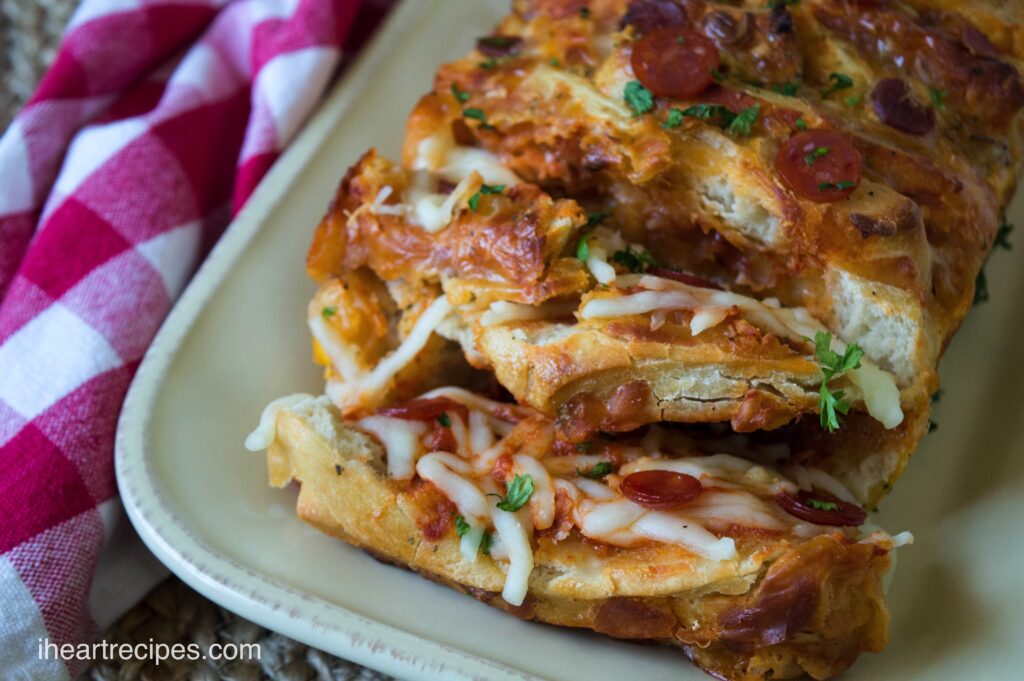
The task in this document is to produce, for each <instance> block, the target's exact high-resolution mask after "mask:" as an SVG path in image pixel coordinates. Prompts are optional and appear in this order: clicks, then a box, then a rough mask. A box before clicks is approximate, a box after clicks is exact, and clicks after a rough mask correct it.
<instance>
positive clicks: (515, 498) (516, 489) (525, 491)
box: [497, 475, 533, 513]
mask: <svg viewBox="0 0 1024 681" xmlns="http://www.w3.org/2000/svg"><path fill="white" fill-rule="evenodd" d="M531 496H533V476H531V475H517V476H516V477H514V478H512V482H510V483H508V489H507V491H506V493H505V496H504V497H503V498H502V500H501V501H499V502H498V504H497V506H498V508H500V509H501V510H502V511H508V512H509V513H515V512H516V511H518V510H519V509H521V508H522V507H523V506H525V505H526V502H527V501H529V500H530V497H531Z"/></svg>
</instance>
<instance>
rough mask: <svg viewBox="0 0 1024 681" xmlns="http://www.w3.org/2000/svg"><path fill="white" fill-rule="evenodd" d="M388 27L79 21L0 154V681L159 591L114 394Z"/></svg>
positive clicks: (215, 5)
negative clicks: (341, 72)
mask: <svg viewBox="0 0 1024 681" xmlns="http://www.w3.org/2000/svg"><path fill="white" fill-rule="evenodd" d="M361 5H362V7H360V6H361ZM386 5H387V3H386V2H381V1H378V2H362V1H361V0H84V2H83V3H82V5H81V6H80V7H79V9H78V11H77V13H76V14H75V15H74V18H73V19H72V21H71V24H70V26H69V27H68V29H67V32H66V34H65V36H64V40H63V43H62V44H61V47H60V49H59V52H58V54H57V57H56V60H55V62H54V64H53V66H52V68H51V69H50V70H49V72H48V73H47V74H46V76H45V78H44V79H43V81H42V83H41V84H40V86H39V89H38V91H37V92H36V94H35V96H34V97H33V98H32V100H31V101H30V102H29V104H28V105H27V106H26V108H25V110H24V111H23V112H22V113H21V114H20V115H19V116H18V117H17V118H16V119H15V120H14V122H13V123H12V125H11V126H10V128H9V129H8V130H7V131H6V133H5V134H4V135H3V137H2V138H0V677H3V678H4V679H21V678H25V679H65V678H68V676H69V675H72V676H73V675H75V673H76V672H77V669H76V668H75V665H74V664H71V665H69V666H70V667H71V668H68V667H66V666H65V665H64V664H62V663H61V662H57V661H54V660H40V659H38V645H39V639H43V638H46V639H48V640H49V641H51V642H53V643H56V644H58V645H60V644H62V643H67V642H71V643H77V642H80V641H84V640H88V639H90V638H91V637H94V636H95V635H96V633H97V632H98V630H99V628H100V627H102V626H104V625H106V624H108V623H109V622H110V621H112V619H114V618H115V617H116V616H117V615H118V614H120V612H122V611H123V610H125V609H126V608H127V607H128V606H130V605H131V604H132V603H133V602H134V601H135V600H136V599H138V598H140V597H141V596H142V595H143V594H144V593H145V591H146V590H148V589H149V588H150V587H152V586H153V584H154V583H155V581H156V580H157V579H159V578H160V577H161V576H162V572H161V569H160V568H159V567H157V566H156V565H155V563H154V562H153V559H152V558H151V557H149V556H148V554H146V553H145V550H144V549H142V548H141V546H140V545H139V544H138V540H137V538H135V537H134V536H133V535H131V533H130V531H126V530H125V527H124V526H125V525H126V521H125V520H124V517H123V510H122V509H121V506H120V502H119V501H118V499H117V490H116V486H115V481H114V467H113V441H114V429H115V425H116V423H117V417H118V413H119V411H120V406H121V401H122V399H123V397H124V394H125V391H126V390H127V388H128V383H129V381H130V380H131V378H132V375H133V373H134V371H135V369H136V367H137V366H138V363H139V360H140V359H141V358H142V355H143V353H144V352H145V350H146V347H147V345H148V344H149V342H150V340H151V339H152V337H153V335H154V334H155V333H156V331H157V328H158V327H159V325H160V322H161V321H162V320H163V318H164V316H165V315H166V314H167V312H168V311H169V309H170V307H171V305H172V303H173V302H174V300H175V298H176V297H177V296H178V294H179V293H180V292H181V290H182V287H183V286H184V285H185V283H186V282H187V281H188V279H189V277H190V275H191V274H192V272H193V271H194V270H195V268H196V265H197V264H198V262H199V261H200V260H201V259H202V257H203V255H204V254H205V253H206V252H207V250H208V248H209V247H210V245H211V244H212V243H213V242H214V241H215V240H216V239H217V237H218V236H219V235H220V233H221V231H222V230H223V228H224V226H225V225H226V223H227V222H228V220H229V219H230V217H231V215H232V214H233V213H234V212H235V211H237V210H238V208H239V207H241V206H242V204H244V203H245V201H246V199H247V198H248V197H249V194H250V193H251V192H252V191H253V189H254V187H255V186H256V184H257V183H258V182H259V180H260V178H261V177H262V176H263V174H264V173H265V172H266V171H267V169H268V168H269V167H270V165H271V164H272V163H273V162H274V160H275V159H276V158H277V156H278V154H279V153H280V152H281V150H282V148H283V147H284V146H285V145H286V144H287V143H288V142H289V141H290V140H291V139H292V138H293V137H294V136H295V134H296V132H297V131H298V129H299V128H300V127H301V125H302V123H303V121H304V120H305V119H306V118H307V116H308V114H309V113H310V111H311V110H312V109H313V108H314V106H315V105H316V103H317V101H318V99H319V98H320V96H321V94H322V93H323V91H324V89H325V87H326V86H327V84H328V83H329V81H330V80H331V78H332V75H333V74H334V73H335V71H336V69H337V67H338V64H339V59H340V57H341V54H342V46H343V45H344V46H345V48H346V51H348V50H349V49H351V48H352V44H351V43H352V41H351V40H350V41H348V43H346V42H345V41H346V36H348V35H349V34H350V33H351V35H352V37H353V38H358V39H362V38H364V37H365V35H366V34H367V33H368V32H369V29H370V27H371V26H372V25H373V23H375V20H376V19H377V18H378V17H379V16H380V15H381V14H382V13H383V12H384V10H385V8H386ZM354 24H355V26H356V28H355V29H353V30H351V31H350V29H352V27H353V25H354Z"/></svg>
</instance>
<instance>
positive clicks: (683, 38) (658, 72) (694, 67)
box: [631, 27, 721, 99]
mask: <svg viewBox="0 0 1024 681" xmlns="http://www.w3.org/2000/svg"><path fill="white" fill-rule="evenodd" d="M631 61H632V65H633V73H635V74H636V77H637V79H638V80H639V81H640V82H641V83H642V84H643V85H644V87H646V88H647V89H648V90H650V91H651V92H652V93H653V94H654V95H656V96H658V97H669V98H672V99H689V98H691V97H695V96H697V95H699V94H700V93H701V92H703V91H704V90H706V89H707V88H708V86H709V85H711V83H712V82H713V81H714V77H713V76H712V75H711V74H712V72H713V71H714V70H715V69H717V68H718V66H719V64H720V63H721V62H720V61H719V57H718V49H717V48H716V47H715V45H714V43H712V42H711V41H710V40H708V39H707V38H706V37H704V36H703V35H701V34H700V33H698V32H697V31H695V30H693V29H691V28H685V27H674V28H659V29H655V30H653V31H651V32H650V33H647V34H645V35H644V37H642V38H640V40H638V41H636V43H635V44H634V45H633V56H632V60H631Z"/></svg>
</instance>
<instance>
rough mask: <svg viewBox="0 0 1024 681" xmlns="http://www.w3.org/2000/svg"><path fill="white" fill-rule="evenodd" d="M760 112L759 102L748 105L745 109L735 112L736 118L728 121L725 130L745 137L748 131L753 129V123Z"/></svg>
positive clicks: (748, 133)
mask: <svg viewBox="0 0 1024 681" xmlns="http://www.w3.org/2000/svg"><path fill="white" fill-rule="evenodd" d="M760 113H761V105H760V104H755V105H753V106H748V107H747V108H746V109H744V110H743V111H740V112H739V113H738V114H736V118H734V119H733V120H732V122H731V123H729V127H727V128H726V130H727V131H728V132H731V133H734V134H736V135H742V136H743V137H747V136H749V135H750V131H751V130H752V129H753V127H754V123H756V122H757V117H758V115H759V114H760Z"/></svg>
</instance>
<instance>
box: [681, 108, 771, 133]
mask: <svg viewBox="0 0 1024 681" xmlns="http://www.w3.org/2000/svg"><path fill="white" fill-rule="evenodd" d="M674 110H675V109H673V111H674ZM760 113H761V105H760V104H755V105H753V106H748V107H747V108H746V109H744V110H743V111H740V112H739V113H733V112H732V110H730V109H729V108H728V107H726V106H723V105H721V104H694V105H693V106H690V107H687V108H686V109H684V110H683V111H682V112H680V116H689V117H691V118H699V119H701V120H702V121H709V122H714V123H715V124H717V125H719V126H720V127H722V128H723V129H725V130H726V131H728V132H732V133H735V134H737V135H749V134H750V131H751V128H752V127H753V125H754V123H756V122H757V117H758V115H759V114H760Z"/></svg>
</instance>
